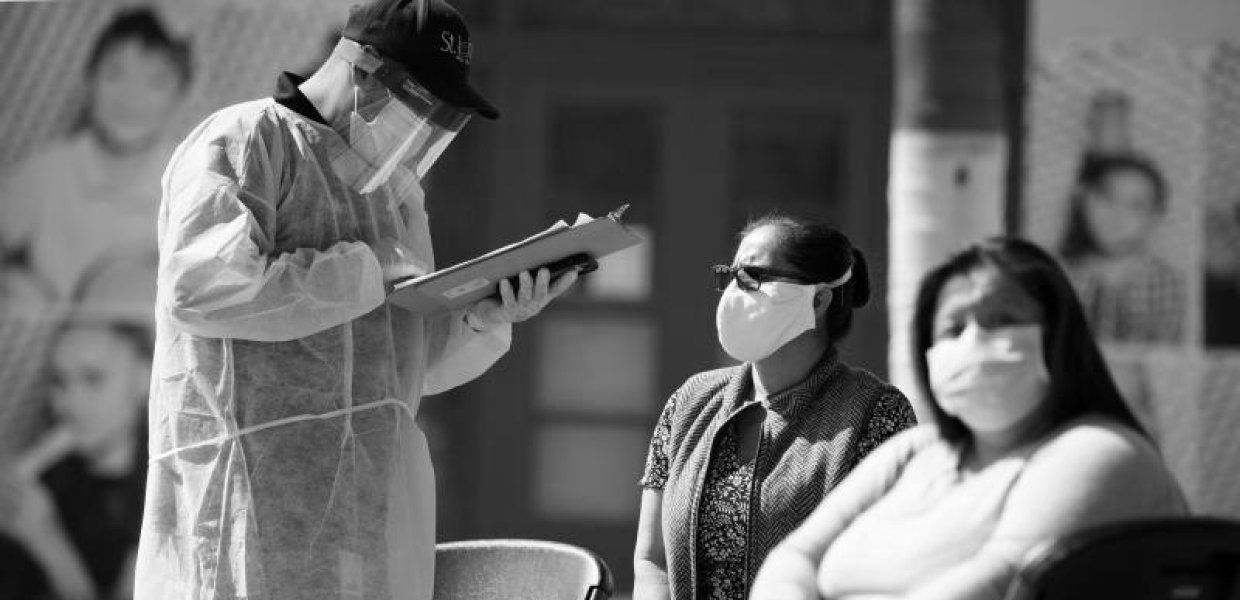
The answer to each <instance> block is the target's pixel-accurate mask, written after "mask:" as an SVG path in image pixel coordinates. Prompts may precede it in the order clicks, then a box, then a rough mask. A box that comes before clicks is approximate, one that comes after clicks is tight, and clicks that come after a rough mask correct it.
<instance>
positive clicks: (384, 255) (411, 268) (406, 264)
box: [370, 238, 426, 283]
mask: <svg viewBox="0 0 1240 600" xmlns="http://www.w3.org/2000/svg"><path fill="white" fill-rule="evenodd" d="M370 249H371V250H373V251H374V253H375V256H376V257H378V258H379V268H380V269H382V271H383V282H384V283H391V282H393V281H395V280H397V279H402V278H404V277H410V276H413V275H423V274H425V273H426V269H425V268H424V267H422V266H421V265H420V264H419V263H418V261H417V260H415V259H414V258H413V251H412V250H410V249H408V248H406V247H405V246H404V245H403V244H401V243H400V242H398V241H396V240H393V239H391V238H382V239H380V240H378V241H376V242H374V243H372V244H370Z"/></svg>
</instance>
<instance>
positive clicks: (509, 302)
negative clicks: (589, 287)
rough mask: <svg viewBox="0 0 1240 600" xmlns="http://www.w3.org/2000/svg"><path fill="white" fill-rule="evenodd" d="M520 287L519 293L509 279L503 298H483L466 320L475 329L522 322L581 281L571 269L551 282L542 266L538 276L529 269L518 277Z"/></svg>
mask: <svg viewBox="0 0 1240 600" xmlns="http://www.w3.org/2000/svg"><path fill="white" fill-rule="evenodd" d="M518 280H519V281H520V288H519V289H518V290H516V291H515V292H514V291H513V289H512V284H511V283H509V282H508V280H507V279H504V280H501V281H500V282H499V296H500V297H499V298H495V297H490V298H485V299H483V300H479V301H478V303H477V304H474V305H473V306H472V307H470V308H469V312H468V313H467V314H466V317H465V322H466V323H468V324H469V326H470V327H472V328H473V329H475V330H479V331H481V330H486V329H490V328H492V327H495V326H497V325H503V324H505V323H520V322H521V321H524V320H526V319H528V318H530V317H532V316H534V315H536V314H538V313H539V312H541V311H542V309H543V308H544V307H545V306H547V304H549V303H550V302H551V301H552V300H554V299H555V298H556V297H557V296H559V295H560V294H563V293H564V292H565V291H566V290H568V288H569V287H571V286H572V285H573V283H575V282H576V281H577V271H569V272H568V273H565V274H563V275H560V276H559V277H558V278H556V280H555V281H551V272H550V271H548V270H547V269H539V270H538V275H537V276H536V277H531V276H530V273H529V271H522V272H521V274H520V275H519V276H518Z"/></svg>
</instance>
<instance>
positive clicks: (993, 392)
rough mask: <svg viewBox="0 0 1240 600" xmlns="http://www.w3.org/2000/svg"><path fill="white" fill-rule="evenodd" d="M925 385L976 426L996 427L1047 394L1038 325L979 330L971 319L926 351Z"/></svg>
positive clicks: (945, 405) (1018, 418) (1031, 407)
mask: <svg viewBox="0 0 1240 600" xmlns="http://www.w3.org/2000/svg"><path fill="white" fill-rule="evenodd" d="M926 362H927V366H928V367H929V374H930V388H931V391H933V392H934V397H935V399H936V400H937V401H938V403H939V406H941V407H942V408H943V410H944V411H946V412H947V413H948V414H950V415H953V416H955V417H956V418H958V419H960V420H961V421H964V423H965V425H968V427H969V428H970V429H973V430H977V431H1000V430H1003V429H1006V428H1008V427H1011V426H1012V425H1015V424H1016V423H1018V422H1020V421H1021V419H1024V418H1025V417H1027V416H1029V415H1030V414H1031V413H1033V412H1034V410H1036V409H1037V408H1038V407H1039V406H1041V405H1042V403H1043V402H1044V401H1045V399H1046V391H1047V388H1048V387H1049V386H1050V375H1049V374H1048V373H1047V371H1046V362H1045V360H1044V358H1043V355H1042V327H1041V326H1039V325H1025V326H1018V327H1000V328H995V329H992V330H983V329H981V328H980V327H978V326H977V324H976V323H970V324H969V326H968V327H966V328H965V330H964V331H963V332H962V333H961V334H960V335H959V336H958V337H956V338H953V339H945V340H940V341H938V342H936V343H935V344H934V346H932V347H931V348H930V349H929V350H927V351H926Z"/></svg>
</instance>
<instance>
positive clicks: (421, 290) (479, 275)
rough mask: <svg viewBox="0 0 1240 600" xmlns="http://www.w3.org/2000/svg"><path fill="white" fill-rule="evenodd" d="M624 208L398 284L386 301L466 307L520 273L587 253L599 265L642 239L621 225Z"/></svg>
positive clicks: (439, 308) (424, 307)
mask: <svg viewBox="0 0 1240 600" xmlns="http://www.w3.org/2000/svg"><path fill="white" fill-rule="evenodd" d="M627 207H628V205H625V206H622V207H620V208H618V209H616V210H614V211H612V212H611V213H610V214H608V215H607V216H605V217H601V218H598V219H594V218H591V217H589V216H587V215H584V214H583V215H579V216H578V217H577V221H576V222H575V223H574V224H573V225H571V226H570V225H568V224H566V223H564V222H563V221H561V222H559V223H556V224H555V225H552V226H551V227H550V228H548V229H546V230H544V231H542V232H539V233H537V234H535V235H532V236H530V237H528V238H526V239H524V240H521V241H519V242H516V243H514V244H509V245H507V246H504V247H502V248H498V249H496V250H492V251H491V252H488V253H486V254H484V255H482V256H479V257H477V258H474V259H471V260H467V261H465V262H463V263H459V264H456V265H453V266H451V267H448V268H446V269H441V270H439V271H435V272H434V273H428V274H426V275H422V276H420V277H415V278H413V279H409V280H406V281H402V282H398V283H396V285H395V286H394V289H393V291H392V293H390V294H388V302H390V303H392V304H395V305H396V306H400V307H402V308H404V309H407V310H410V311H413V312H417V313H422V314H434V313H438V312H443V311H446V310H452V309H457V308H464V307H466V306H470V305H472V304H473V303H475V302H477V301H479V300H481V299H483V298H486V297H487V296H490V295H492V294H495V293H496V286H497V285H498V284H499V282H500V280H501V279H505V278H508V277H512V276H515V275H517V274H519V273H520V272H521V271H530V270H534V269H537V268H538V267H541V266H543V265H546V264H548V263H552V262H555V261H557V260H559V259H562V258H565V257H569V256H573V255H575V254H588V255H590V256H591V257H592V258H594V259H595V260H598V259H600V258H602V257H604V256H607V255H608V254H612V253H614V252H618V251H620V250H623V249H625V248H629V247H631V246H635V245H637V244H640V243H641V242H642V238H641V237H640V236H638V235H637V234H636V233H634V232H632V231H631V230H629V228H628V227H626V226H625V225H624V223H622V222H621V221H620V216H621V214H622V213H623V212H624V209H625V208H627Z"/></svg>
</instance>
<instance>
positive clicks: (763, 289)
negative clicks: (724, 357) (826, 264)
mask: <svg viewBox="0 0 1240 600" xmlns="http://www.w3.org/2000/svg"><path fill="white" fill-rule="evenodd" d="M851 276H852V269H849V270H848V272H846V273H845V274H844V276H842V277H840V278H839V279H837V280H835V281H832V282H830V283H827V284H821V283H815V284H808V285H807V284H800V283H788V282H784V281H767V282H763V283H762V284H761V285H760V286H759V287H758V289H757V290H754V291H745V290H742V289H741V288H740V287H738V286H737V285H736V282H735V281H734V282H732V283H731V284H729V285H728V287H727V288H726V289H724V291H723V295H722V296H721V297H720V298H719V307H718V308H717V309H716V311H715V328H716V329H717V330H718V333H719V345H721V346H723V350H724V352H727V353H728V356H731V357H732V358H735V359H736V360H739V361H746V362H755V361H759V360H762V359H764V358H766V357H768V356H770V355H771V354H772V353H774V352H775V351H776V350H778V349H780V348H781V347H783V345H784V344H787V343H788V342H789V341H791V340H792V339H793V338H795V337H797V336H799V335H801V334H802V333H805V332H806V331H809V330H811V329H813V328H814V326H815V324H816V320H815V318H814V294H815V292H817V291H818V289H819V288H820V287H827V288H836V287H839V286H841V285H844V283H846V282H847V281H848V279H849V278H850V277H851Z"/></svg>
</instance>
